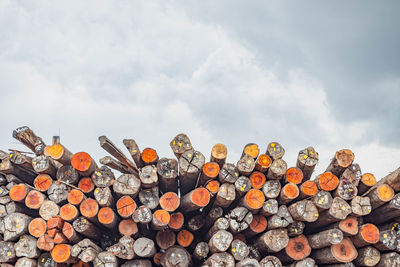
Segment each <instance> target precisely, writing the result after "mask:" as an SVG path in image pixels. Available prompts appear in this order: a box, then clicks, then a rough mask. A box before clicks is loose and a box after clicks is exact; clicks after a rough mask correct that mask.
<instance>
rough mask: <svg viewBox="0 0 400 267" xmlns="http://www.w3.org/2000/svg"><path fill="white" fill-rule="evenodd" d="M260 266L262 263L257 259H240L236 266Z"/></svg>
mask: <svg viewBox="0 0 400 267" xmlns="http://www.w3.org/2000/svg"><path fill="white" fill-rule="evenodd" d="M245 266H247V267H259V266H260V264H259V263H258V261H257V260H256V259H250V258H247V259H244V260H241V261H239V262H238V263H236V265H235V267H245Z"/></svg>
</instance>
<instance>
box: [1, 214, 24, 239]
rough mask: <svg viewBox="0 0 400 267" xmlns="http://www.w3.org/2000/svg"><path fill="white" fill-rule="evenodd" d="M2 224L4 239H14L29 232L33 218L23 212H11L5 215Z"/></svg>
mask: <svg viewBox="0 0 400 267" xmlns="http://www.w3.org/2000/svg"><path fill="white" fill-rule="evenodd" d="M2 220H3V223H2V225H1V228H2V229H1V232H2V233H3V240H4V241H14V240H16V239H18V238H19V237H20V236H22V235H24V234H26V233H28V226H29V223H30V221H31V218H30V217H29V216H27V215H25V214H22V213H11V214H8V215H7V216H6V217H4V219H2Z"/></svg>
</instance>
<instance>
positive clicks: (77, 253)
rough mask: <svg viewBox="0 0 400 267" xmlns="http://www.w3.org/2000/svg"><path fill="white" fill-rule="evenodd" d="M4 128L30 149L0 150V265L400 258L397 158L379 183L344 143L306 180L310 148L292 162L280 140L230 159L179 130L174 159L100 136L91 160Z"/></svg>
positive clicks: (396, 262) (308, 263) (273, 264)
mask: <svg viewBox="0 0 400 267" xmlns="http://www.w3.org/2000/svg"><path fill="white" fill-rule="evenodd" d="M13 137H14V138H16V139H17V140H19V141H20V142H21V143H23V144H24V145H25V146H26V147H27V148H29V149H30V150H31V151H32V152H24V151H18V150H11V149H10V150H9V151H8V152H4V151H0V186H1V188H0V263H2V264H1V266H98V267H101V266H110V267H113V266H144V267H146V266H164V267H172V266H182V267H183V266H210V267H211V266H237V267H244V266H248V267H252V266H254V267H256V266H263V267H279V266H291V267H294V266H297V267H301V266H304V267H312V266H317V265H318V266H337V267H338V266H380V267H383V266H400V254H399V253H400V225H399V224H398V222H400V168H398V169H397V170H396V171H394V172H392V173H391V174H389V175H388V176H386V177H384V178H382V179H381V180H379V181H378V182H377V181H376V179H375V177H374V175H373V174H371V173H362V171H361V169H360V166H359V165H358V164H356V163H354V154H353V153H352V151H351V150H349V149H342V150H339V151H337V152H336V154H335V155H334V157H333V159H332V161H331V163H330V165H329V166H328V167H327V169H326V171H325V172H324V173H320V174H317V175H315V178H314V179H313V180H310V178H311V176H312V174H313V171H314V168H315V166H316V165H317V163H318V160H319V155H318V153H317V152H316V151H315V150H314V148H312V147H307V148H305V149H303V150H301V151H300V152H299V154H298V157H297V159H296V161H295V162H293V165H292V166H290V165H288V164H287V163H286V161H285V160H284V155H285V149H284V148H283V146H282V145H280V144H279V143H277V142H271V143H269V144H268V146H267V149H266V151H265V153H260V148H259V146H258V145H257V144H254V143H250V144H247V145H245V146H244V149H243V153H242V156H241V158H240V159H239V161H238V162H237V163H235V164H233V163H228V162H226V157H227V148H226V146H225V145H223V144H216V145H215V146H214V147H213V148H212V151H211V156H210V158H209V161H208V156H207V158H206V155H204V154H202V153H201V152H200V151H198V150H196V149H195V148H194V147H193V146H192V144H191V142H190V140H189V138H188V137H187V136H186V135H185V134H178V135H177V136H176V137H175V138H173V139H172V141H171V143H170V146H171V148H172V151H173V153H174V154H175V156H176V158H160V157H159V155H158V154H157V151H156V150H155V149H154V148H144V149H142V150H141V149H139V147H138V145H137V144H136V142H135V141H134V140H133V139H125V140H123V144H124V146H125V147H126V148H127V151H128V152H129V156H130V157H129V158H128V157H127V156H126V155H124V153H123V152H122V151H121V149H120V148H118V147H117V146H116V145H115V144H113V143H112V142H111V141H110V140H109V139H108V138H107V137H105V136H101V137H99V141H100V146H101V147H102V148H103V149H104V150H106V151H107V152H108V153H109V154H110V156H106V157H104V158H101V159H100V160H99V163H100V164H97V163H96V162H95V160H94V159H93V158H92V157H91V156H90V155H89V154H88V153H86V152H77V153H73V152H72V151H69V150H68V149H67V147H66V146H64V144H61V143H60V139H59V137H57V136H56V137H53V144H51V145H46V144H45V143H44V141H43V140H42V139H41V138H40V137H38V136H37V135H36V134H35V133H34V132H33V131H32V130H31V129H30V128H28V127H20V128H18V129H16V130H15V131H14V132H13ZM130 158H131V159H130Z"/></svg>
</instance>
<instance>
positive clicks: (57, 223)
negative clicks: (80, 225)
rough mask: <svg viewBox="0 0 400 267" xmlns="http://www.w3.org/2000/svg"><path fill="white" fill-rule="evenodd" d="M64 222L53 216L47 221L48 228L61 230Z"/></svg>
mask: <svg viewBox="0 0 400 267" xmlns="http://www.w3.org/2000/svg"><path fill="white" fill-rule="evenodd" d="M63 223H64V221H63V219H61V217H59V216H53V217H52V218H50V219H49V220H48V221H47V228H49V229H53V228H58V229H61V227H62V225H63Z"/></svg>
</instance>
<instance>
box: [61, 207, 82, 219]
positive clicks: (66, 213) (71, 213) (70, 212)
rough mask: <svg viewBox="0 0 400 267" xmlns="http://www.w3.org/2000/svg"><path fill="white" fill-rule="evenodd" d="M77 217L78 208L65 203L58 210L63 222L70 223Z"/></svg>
mask: <svg viewBox="0 0 400 267" xmlns="http://www.w3.org/2000/svg"><path fill="white" fill-rule="evenodd" d="M77 216H78V208H77V207H75V206H74V205H72V204H70V203H67V204H65V205H63V206H62V207H61V208H60V217H61V218H62V219H63V220H65V221H72V220H74V219H75V218H76V217H77Z"/></svg>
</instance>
